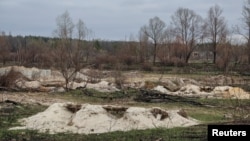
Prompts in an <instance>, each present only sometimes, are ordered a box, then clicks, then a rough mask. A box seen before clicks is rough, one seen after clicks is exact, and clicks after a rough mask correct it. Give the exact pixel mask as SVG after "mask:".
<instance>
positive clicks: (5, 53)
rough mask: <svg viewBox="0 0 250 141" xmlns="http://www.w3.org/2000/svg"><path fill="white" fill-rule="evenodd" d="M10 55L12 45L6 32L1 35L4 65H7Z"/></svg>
mask: <svg viewBox="0 0 250 141" xmlns="http://www.w3.org/2000/svg"><path fill="white" fill-rule="evenodd" d="M9 55H10V43H9V40H8V38H7V36H6V35H5V33H4V32H2V33H0V58H1V61H2V63H3V65H5V64H6V61H7V60H8V58H9Z"/></svg>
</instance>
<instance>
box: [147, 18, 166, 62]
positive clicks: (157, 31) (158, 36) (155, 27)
mask: <svg viewBox="0 0 250 141" xmlns="http://www.w3.org/2000/svg"><path fill="white" fill-rule="evenodd" d="M165 27H166V25H165V23H164V22H163V21H162V20H161V19H160V18H159V17H154V18H151V19H149V24H148V25H145V26H144V27H143V31H144V33H145V35H147V36H148V37H149V38H150V39H151V40H152V42H153V44H154V48H153V64H154V65H155V61H156V54H157V48H158V45H159V44H160V42H161V40H162V37H163V34H164V29H165Z"/></svg>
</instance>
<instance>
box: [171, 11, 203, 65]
mask: <svg viewBox="0 0 250 141" xmlns="http://www.w3.org/2000/svg"><path fill="white" fill-rule="evenodd" d="M172 24H173V27H174V28H175V33H176V36H178V37H179V38H180V39H181V42H182V44H183V45H184V47H185V62H186V63H188V61H189V58H190V56H191V54H192V52H193V51H194V49H195V46H196V43H197V42H198V40H199V39H200V37H201V34H202V30H201V27H202V24H203V20H202V18H201V16H199V15H198V14H196V13H195V12H194V11H193V10H190V9H187V8H179V9H178V10H177V11H176V12H175V14H174V15H173V16H172Z"/></svg>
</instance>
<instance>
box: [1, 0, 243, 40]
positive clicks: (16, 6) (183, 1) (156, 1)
mask: <svg viewBox="0 0 250 141" xmlns="http://www.w3.org/2000/svg"><path fill="white" fill-rule="evenodd" d="M215 4H218V5H219V6H220V7H221V8H222V9H223V16H224V17H225V18H226V21H227V23H228V25H229V28H230V27H231V26H233V25H241V21H240V18H241V16H242V15H241V13H242V6H243V4H244V0H0V31H5V32H6V33H8V32H11V34H12V35H35V36H53V34H52V33H53V31H54V30H55V29H56V17H58V15H61V14H62V13H64V12H65V11H66V10H67V11H68V12H69V13H70V16H71V17H72V19H73V21H74V22H75V23H76V22H77V21H78V19H82V20H83V21H84V22H85V24H86V25H87V27H88V28H90V29H91V30H92V31H93V33H94V34H93V36H92V37H94V38H98V39H104V40H125V39H128V38H129V36H130V35H134V36H136V35H137V33H138V31H139V29H140V27H141V26H143V25H145V24H147V23H148V20H149V19H150V18H152V17H154V16H158V17H160V18H161V20H163V21H164V22H165V23H166V24H167V25H168V24H169V23H170V20H171V15H173V14H174V12H175V11H176V10H177V9H178V8H179V7H184V8H189V9H191V10H194V11H195V12H196V13H197V14H200V15H201V16H202V17H203V18H205V17H206V16H207V11H208V9H209V8H210V7H211V6H214V5H215Z"/></svg>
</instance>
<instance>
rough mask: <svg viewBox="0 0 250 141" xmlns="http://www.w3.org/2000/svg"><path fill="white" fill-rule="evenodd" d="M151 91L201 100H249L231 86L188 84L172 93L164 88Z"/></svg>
mask: <svg viewBox="0 0 250 141" xmlns="http://www.w3.org/2000/svg"><path fill="white" fill-rule="evenodd" d="M153 90H156V91H159V92H161V93H164V94H170V95H178V96H188V97H203V98H231V99H250V94H249V93H247V92H246V91H244V90H243V89H241V88H239V87H231V86H216V87H211V86H198V85H192V84H188V85H185V86H183V87H181V88H180V90H178V91H175V92H172V91H169V90H168V89H166V88H165V87H164V86H159V85H158V86H156V87H154V88H153Z"/></svg>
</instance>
